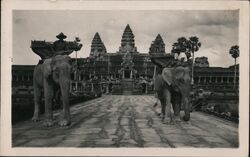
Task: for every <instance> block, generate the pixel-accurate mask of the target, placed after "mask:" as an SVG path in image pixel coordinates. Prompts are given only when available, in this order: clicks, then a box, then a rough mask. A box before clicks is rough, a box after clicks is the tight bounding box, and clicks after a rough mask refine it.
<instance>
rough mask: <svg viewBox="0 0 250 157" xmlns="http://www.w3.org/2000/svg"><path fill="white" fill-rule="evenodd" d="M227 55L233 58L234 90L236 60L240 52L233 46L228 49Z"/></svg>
mask: <svg viewBox="0 0 250 157" xmlns="http://www.w3.org/2000/svg"><path fill="white" fill-rule="evenodd" d="M229 54H231V56H232V57H233V58H234V88H235V83H236V59H237V58H238V57H239V55H240V50H239V46H238V45H234V46H232V47H231V48H230V50H229Z"/></svg>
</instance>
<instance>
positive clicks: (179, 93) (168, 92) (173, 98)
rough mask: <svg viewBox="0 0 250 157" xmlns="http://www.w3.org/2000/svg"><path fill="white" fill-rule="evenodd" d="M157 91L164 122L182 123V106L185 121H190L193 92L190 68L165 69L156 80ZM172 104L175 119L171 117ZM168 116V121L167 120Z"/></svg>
mask: <svg viewBox="0 0 250 157" xmlns="http://www.w3.org/2000/svg"><path fill="white" fill-rule="evenodd" d="M154 86H155V91H156V94H157V97H158V99H159V100H160V102H161V114H162V120H165V121H166V123H171V122H172V121H173V119H174V121H176V122H180V120H181V117H180V109H181V104H182V105H183V106H184V112H185V115H184V117H183V120H184V121H188V120H189V119H190V104H189V95H190V91H191V76H190V67H188V66H187V67H183V66H177V67H169V68H164V69H163V70H162V72H161V73H158V74H157V75H156V76H155V79H154ZM171 104H172V107H173V111H174V117H172V115H171ZM165 114H167V119H165Z"/></svg>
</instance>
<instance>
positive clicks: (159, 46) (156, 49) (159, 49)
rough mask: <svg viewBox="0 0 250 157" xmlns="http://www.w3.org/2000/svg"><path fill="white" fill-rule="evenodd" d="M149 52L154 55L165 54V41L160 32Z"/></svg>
mask: <svg viewBox="0 0 250 157" xmlns="http://www.w3.org/2000/svg"><path fill="white" fill-rule="evenodd" d="M149 54H150V55H153V56H155V55H157V56H159V55H164V54H165V43H164V41H163V39H162V37H161V35H160V34H158V35H157V37H156V38H155V40H154V41H153V42H152V44H151V46H150V48H149Z"/></svg>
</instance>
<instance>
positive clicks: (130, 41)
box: [118, 24, 138, 54]
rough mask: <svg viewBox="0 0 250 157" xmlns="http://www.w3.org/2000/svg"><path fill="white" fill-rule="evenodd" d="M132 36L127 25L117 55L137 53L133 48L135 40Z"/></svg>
mask: <svg viewBox="0 0 250 157" xmlns="http://www.w3.org/2000/svg"><path fill="white" fill-rule="evenodd" d="M134 37H135V36H134V34H133V32H132V30H131V28H130V26H129V25H128V24H127V26H126V28H125V30H124V32H123V35H122V40H121V46H120V47H119V51H118V53H123V54H125V53H127V52H130V53H138V52H137V48H136V47H135V40H134Z"/></svg>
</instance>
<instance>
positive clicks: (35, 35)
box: [13, 10, 239, 66]
mask: <svg viewBox="0 0 250 157" xmlns="http://www.w3.org/2000/svg"><path fill="white" fill-rule="evenodd" d="M238 18H239V14H238V11H228V10H225V11H161V10H151V11H148V10H147V11H80V10H79V11H47V10H46V11H21V10H19V11H14V13H13V21H14V23H13V57H14V64H36V63H37V62H38V60H39V57H38V56H37V55H36V54H34V53H33V52H32V51H31V49H30V41H31V40H35V39H36V40H46V41H54V40H56V38H55V36H56V35H57V34H58V33H60V32H64V33H65V34H66V35H67V36H68V38H67V40H73V39H74V37H75V36H79V37H80V38H81V39H82V41H81V42H82V43H83V47H82V49H81V50H80V51H79V52H78V54H79V55H78V56H80V57H87V56H88V55H89V52H90V45H91V42H92V39H93V37H94V34H95V33H96V32H99V34H100V36H101V39H102V41H103V42H104V44H105V46H106V48H107V51H108V52H112V53H114V52H116V51H118V49H119V46H120V44H121V37H122V33H123V31H124V29H125V26H126V25H127V24H130V27H131V29H132V31H133V33H134V35H135V44H136V46H137V49H138V51H139V52H141V53H148V49H149V46H150V44H151V42H152V41H153V40H154V39H155V37H156V35H157V34H158V33H160V34H161V36H162V38H163V40H164V42H165V44H166V52H170V51H171V46H172V43H173V42H175V41H176V40H177V38H179V37H182V36H184V37H187V38H188V37H190V36H194V35H195V36H197V37H199V39H200V41H201V42H202V47H201V48H200V51H199V52H197V56H200V55H205V56H208V57H209V61H210V65H211V66H229V65H231V64H232V63H230V62H228V61H223V60H224V59H225V58H227V59H230V56H229V55H228V50H229V49H230V47H231V46H232V45H235V44H238V25H239V24H238V22H239V20H238ZM215 52H216V53H215ZM71 56H74V54H72V55H71Z"/></svg>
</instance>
